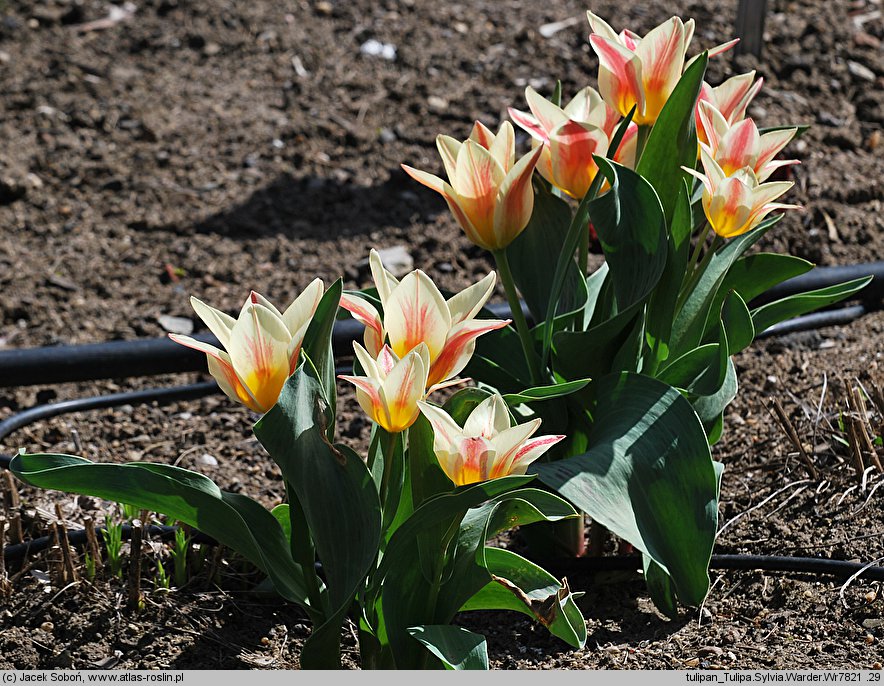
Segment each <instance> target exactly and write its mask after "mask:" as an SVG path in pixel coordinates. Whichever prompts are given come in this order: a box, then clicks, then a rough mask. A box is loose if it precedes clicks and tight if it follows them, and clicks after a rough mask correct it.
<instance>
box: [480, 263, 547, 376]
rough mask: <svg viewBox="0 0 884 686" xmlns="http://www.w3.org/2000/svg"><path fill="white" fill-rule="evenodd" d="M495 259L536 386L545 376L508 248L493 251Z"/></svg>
mask: <svg viewBox="0 0 884 686" xmlns="http://www.w3.org/2000/svg"><path fill="white" fill-rule="evenodd" d="M492 255H494V261H495V262H496V263H497V269H498V271H499V272H500V280H501V282H502V283H503V289H504V291H505V292H506V299H507V302H508V303H509V306H510V311H511V312H512V317H513V322H514V323H515V325H516V331H517V332H518V334H519V339H520V340H521V342H522V352H524V353H525V362H527V364H528V373H529V374H530V375H531V383H532V384H533V385H535V386H539V385H540V384H541V379H542V378H543V377H542V375H541V373H540V367H539V366H538V363H537V353H536V351H535V350H534V343H533V341H532V340H531V332H530V330H529V329H528V322H527V321H525V314H524V313H523V312H522V304H521V303H520V302H519V296H518V293H516V284H515V281H513V272H512V270H511V269H510V261H509V258H508V257H507V255H506V250H495V251H493V252H492Z"/></svg>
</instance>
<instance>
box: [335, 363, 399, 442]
mask: <svg viewBox="0 0 884 686" xmlns="http://www.w3.org/2000/svg"><path fill="white" fill-rule="evenodd" d="M338 378H339V379H341V380H342V381H347V382H349V383H351V384H353V385H354V386H356V402H358V403H359V407H361V408H362V411H363V412H365V414H367V415H368V416H369V417H370V418H371V419H372V421H373V422H375V423H376V424H379V425H380V426H382V427H384V428H385V429H386V428H387V427H388V426H390V415H389V412H388V411H387V405H386V402H385V400H384V397H383V389H382V387H381V382H380V381H378V380H377V379H370V378H368V377H366V376H346V375H343V374H342V375H340V376H338Z"/></svg>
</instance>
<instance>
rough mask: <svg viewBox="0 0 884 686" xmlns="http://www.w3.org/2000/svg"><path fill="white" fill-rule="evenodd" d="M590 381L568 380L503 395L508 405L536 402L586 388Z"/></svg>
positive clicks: (560, 396) (562, 396) (561, 396)
mask: <svg viewBox="0 0 884 686" xmlns="http://www.w3.org/2000/svg"><path fill="white" fill-rule="evenodd" d="M589 381H590V380H589V379H579V380H577V381H566V382H564V383H559V384H554V385H551V386H536V387H535V388H526V389H525V390H524V391H522V392H520V393H507V394H506V395H504V396H503V399H504V400H505V401H506V404H507V405H510V406H512V405H520V404H522V403H535V402H539V401H541V400H552V399H553V398H564V397H565V396H568V395H571V394H572V393H576V392H577V391H580V390H582V389H584V388H586V385H587V384H588V383H589Z"/></svg>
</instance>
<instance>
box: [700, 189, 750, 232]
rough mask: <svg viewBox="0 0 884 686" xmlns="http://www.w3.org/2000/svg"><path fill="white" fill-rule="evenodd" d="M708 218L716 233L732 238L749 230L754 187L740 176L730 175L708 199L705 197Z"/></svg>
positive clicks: (704, 203)
mask: <svg viewBox="0 0 884 686" xmlns="http://www.w3.org/2000/svg"><path fill="white" fill-rule="evenodd" d="M703 200H704V202H703V205H704V210H705V211H706V218H707V219H708V220H709V224H710V225H711V226H712V228H713V230H714V231H715V233H717V234H718V235H719V236H722V237H724V238H732V237H733V236H738V235H740V234H742V233H745V232H746V231H747V230H748V225H749V219H750V217H751V214H752V209H753V202H752V189H750V188H749V187H748V186H747V185H746V184H745V183H743V182H742V181H741V180H740V179H739V178H735V177H733V176H730V177H728V178H726V179H725V180H724V181H722V182H721V183H720V184H719V185H718V186H717V187H716V189H715V192H714V193H713V194H712V197H711V198H709V199H708V200H707V199H706V197H705V195H704V198H703Z"/></svg>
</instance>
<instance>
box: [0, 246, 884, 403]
mask: <svg viewBox="0 0 884 686" xmlns="http://www.w3.org/2000/svg"><path fill="white" fill-rule="evenodd" d="M863 276H873V277H874V279H873V280H872V282H871V283H870V284H869V285H868V286H866V288H864V289H863V291H862V292H861V293H860V295H859V298H860V299H862V301H863V302H864V303H865V304H866V306H867V307H868V308H869V310H872V309H878V308H880V306H881V303H882V301H884V262H870V263H867V264H857V265H847V266H839V267H817V268H815V269H813V270H811V271H810V272H808V273H806V274H802V275H801V276H797V277H795V278H793V279H789V280H788V281H784V282H783V283H781V284H779V285H777V286H774V287H773V288H771V289H770V290H769V291H767V292H766V293H765V294H764V295H762V296H761V297H760V298H757V299H755V300H753V301H752V303H751V304H752V306H758V305H762V304H764V303H765V302H770V301H772V300H776V299H779V298H783V297H786V296H789V295H794V294H796V293H801V292H803V291H806V290H813V289H817V288H823V287H825V286H832V285H834V284H837V283H842V282H844V281H849V280H851V279H857V278H861V277H863ZM488 309H489V310H491V311H492V312H493V313H494V314H495V316H498V317H507V316H509V308H508V307H507V306H506V304H505V303H494V304H492V305H489V306H488ZM848 309H849V308H848ZM838 311H839V312H842V311H841V310H838ZM855 312H856V310H854V311H853V312H852V314H851V315H850V316H851V318H856V317H857V316H860V315H858V314H855ZM526 314H528V313H526ZM826 315H828V313H827V312H819V313H816V314H812V315H807V317H800V318H798V319H800V320H801V323H796V324H794V325H793V326H800V327H803V328H814V327H816V326H824V325H826V324H829V323H839V324H840V323H844V322H845V321H851V319H849V318H841V319H836V320H835V321H830V320H827V319H826ZM847 316H848V315H847V314H846V313H843V314H842V317H847ZM788 324H789V323H787V322H784V323H783V324H781V325H778V326H785V325H788ZM794 330H800V329H794ZM361 332H362V325H361V324H359V322H357V321H355V320H353V319H342V320H340V321H337V322H335V329H334V334H333V336H332V346H333V349H334V354H335V356H336V357H338V356H343V355H349V354H350V353H351V345H352V342H353V341H354V340H357V339H358V337H359V336H360V334H361ZM777 333H779V331H777ZM762 335H772V334H767V333H764V334H762ZM194 337H195V338H197V339H199V340H202V341H205V342H208V343H212V344H213V345H217V344H218V341H217V340H216V339H215V337H214V336H211V335H210V334H205V333H204V334H197V335H196V336H194ZM205 365H206V363H205V355H203V353H200V352H197V351H195V350H191V349H189V348H185V347H184V346H181V345H178V344H176V343H174V342H172V341H170V340H169V339H168V338H152V339H145V340H136V341H109V342H106V343H92V344H88V345H74V346H66V345H62V346H49V347H43V348H23V349H13V350H2V351H0V388H4V387H6V388H9V387H13V386H30V385H44V384H56V383H65V382H71V381H94V380H97V379H116V378H126V377H135V376H150V375H155V374H171V373H176V372H191V371H203V370H205Z"/></svg>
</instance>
